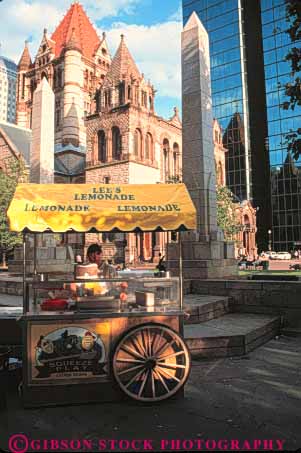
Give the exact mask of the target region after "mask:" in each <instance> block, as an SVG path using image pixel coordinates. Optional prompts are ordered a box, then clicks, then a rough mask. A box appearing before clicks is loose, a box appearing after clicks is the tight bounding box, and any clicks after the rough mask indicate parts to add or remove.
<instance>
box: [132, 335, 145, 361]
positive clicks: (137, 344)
mask: <svg viewBox="0 0 301 453" xmlns="http://www.w3.org/2000/svg"><path fill="white" fill-rule="evenodd" d="M131 340H132V343H133V345H134V348H136V350H137V351H139V353H140V354H141V355H142V357H143V358H144V359H145V357H146V351H145V349H144V347H143V344H142V342H141V341H139V338H138V335H137V336H135V337H133V338H132V339H131Z"/></svg>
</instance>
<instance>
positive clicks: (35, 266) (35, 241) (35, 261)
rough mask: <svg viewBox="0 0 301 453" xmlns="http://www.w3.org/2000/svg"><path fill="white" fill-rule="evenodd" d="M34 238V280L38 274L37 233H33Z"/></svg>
mask: <svg viewBox="0 0 301 453" xmlns="http://www.w3.org/2000/svg"><path fill="white" fill-rule="evenodd" d="M33 240H34V243H33V248H34V250H33V275H34V280H35V277H36V275H37V234H36V233H34V234H33Z"/></svg>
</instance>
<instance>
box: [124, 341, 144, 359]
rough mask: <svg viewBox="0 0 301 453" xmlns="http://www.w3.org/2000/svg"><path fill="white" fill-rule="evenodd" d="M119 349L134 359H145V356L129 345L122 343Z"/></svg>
mask: <svg viewBox="0 0 301 453" xmlns="http://www.w3.org/2000/svg"><path fill="white" fill-rule="evenodd" d="M121 349H122V350H123V351H125V352H127V353H128V354H129V355H131V356H132V357H135V358H136V359H142V360H145V357H144V356H143V355H142V354H140V353H139V352H138V351H135V350H134V349H132V348H131V347H130V346H129V345H126V344H124V345H123V346H122V348H121Z"/></svg>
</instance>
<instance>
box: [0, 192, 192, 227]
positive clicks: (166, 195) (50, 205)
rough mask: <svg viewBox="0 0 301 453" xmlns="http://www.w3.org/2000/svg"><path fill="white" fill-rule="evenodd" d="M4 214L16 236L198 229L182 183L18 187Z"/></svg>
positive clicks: (187, 194)
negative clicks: (74, 232)
mask: <svg viewBox="0 0 301 453" xmlns="http://www.w3.org/2000/svg"><path fill="white" fill-rule="evenodd" d="M7 214H8V219H9V224H10V229H11V230H12V231H18V232H21V231H31V232H44V231H52V232H57V233H59V232H60V233H63V232H66V231H76V232H89V231H98V232H110V231H125V232H129V231H135V230H141V231H155V230H163V231H175V230H178V229H186V230H193V229H195V228H196V210H195V207H194V205H193V203H192V201H191V199H190V196H189V193H188V191H187V189H186V187H185V185H184V184H144V185H139V184H137V185H136V184H124V185H115V184H19V185H18V186H17V189H16V192H15V195H14V198H13V200H12V202H11V204H10V206H9V209H8V213H7Z"/></svg>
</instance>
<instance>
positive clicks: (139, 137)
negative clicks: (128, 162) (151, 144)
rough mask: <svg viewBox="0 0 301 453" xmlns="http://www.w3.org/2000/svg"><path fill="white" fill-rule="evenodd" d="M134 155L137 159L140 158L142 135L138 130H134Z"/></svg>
mask: <svg viewBox="0 0 301 453" xmlns="http://www.w3.org/2000/svg"><path fill="white" fill-rule="evenodd" d="M134 155H135V156H136V157H139V158H141V156H142V134H141V131H140V129H136V130H135V136H134Z"/></svg>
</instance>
